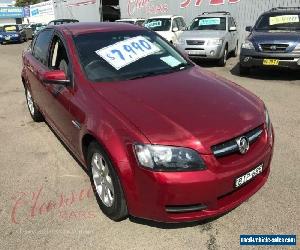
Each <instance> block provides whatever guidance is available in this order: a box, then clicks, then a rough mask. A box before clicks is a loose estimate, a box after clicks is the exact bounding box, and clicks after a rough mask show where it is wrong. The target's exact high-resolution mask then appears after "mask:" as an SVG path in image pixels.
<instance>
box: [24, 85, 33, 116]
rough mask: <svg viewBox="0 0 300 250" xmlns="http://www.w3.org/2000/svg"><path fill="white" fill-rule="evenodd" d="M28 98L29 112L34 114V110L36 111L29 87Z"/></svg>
mask: <svg viewBox="0 0 300 250" xmlns="http://www.w3.org/2000/svg"><path fill="white" fill-rule="evenodd" d="M26 99H27V106H28V109H29V112H30V113H31V115H34V111H35V110H34V103H33V100H32V96H31V94H30V91H29V90H28V89H27V91H26Z"/></svg>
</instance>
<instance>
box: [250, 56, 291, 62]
mask: <svg viewBox="0 0 300 250" xmlns="http://www.w3.org/2000/svg"><path fill="white" fill-rule="evenodd" d="M267 57H268V59H275V60H280V61H293V60H295V58H294V57H278V56H277V57H275V56H267ZM252 58H254V59H265V58H266V56H252Z"/></svg>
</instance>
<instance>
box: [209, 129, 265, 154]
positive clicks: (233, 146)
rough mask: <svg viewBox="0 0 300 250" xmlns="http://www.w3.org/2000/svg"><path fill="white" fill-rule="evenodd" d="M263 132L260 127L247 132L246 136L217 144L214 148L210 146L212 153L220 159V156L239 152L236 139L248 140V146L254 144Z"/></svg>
mask: <svg viewBox="0 0 300 250" xmlns="http://www.w3.org/2000/svg"><path fill="white" fill-rule="evenodd" d="M262 132H263V128H262V126H260V127H258V128H255V129H253V130H251V131H249V132H248V133H246V134H243V135H240V136H238V137H236V138H233V139H231V140H229V141H226V142H223V143H220V144H217V145H215V146H212V147H211V149H212V152H213V154H214V155H215V156H216V157H222V156H226V155H230V154H233V153H237V152H239V148H238V145H237V143H236V139H237V138H239V137H246V138H247V139H248V140H249V143H250V145H251V144H252V143H254V142H255V141H256V140H257V139H258V138H259V137H260V135H261V134H262Z"/></svg>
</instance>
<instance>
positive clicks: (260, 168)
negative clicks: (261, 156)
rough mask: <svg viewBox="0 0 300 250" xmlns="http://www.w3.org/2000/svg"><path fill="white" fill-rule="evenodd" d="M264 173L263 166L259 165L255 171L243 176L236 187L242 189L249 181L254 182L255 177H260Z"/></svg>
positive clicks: (236, 182) (238, 179)
mask: <svg viewBox="0 0 300 250" xmlns="http://www.w3.org/2000/svg"><path fill="white" fill-rule="evenodd" d="M262 171H263V164H261V165H259V166H258V167H256V168H255V169H252V170H251V171H250V172H248V173H246V174H244V175H242V176H241V177H239V178H237V179H236V180H235V187H236V188H237V187H240V186H242V185H243V184H245V183H247V182H248V181H250V180H252V179H253V178H254V177H255V176H257V175H259V174H260V173H261V172H262Z"/></svg>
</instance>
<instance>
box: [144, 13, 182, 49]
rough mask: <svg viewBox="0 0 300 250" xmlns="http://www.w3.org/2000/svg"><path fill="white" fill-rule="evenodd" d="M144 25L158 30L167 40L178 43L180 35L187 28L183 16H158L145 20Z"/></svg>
mask: <svg viewBox="0 0 300 250" xmlns="http://www.w3.org/2000/svg"><path fill="white" fill-rule="evenodd" d="M144 26H145V27H146V28H148V29H150V30H153V31H156V32H157V33H158V34H159V35H161V36H162V37H164V38H165V39H166V40H167V41H169V42H170V43H172V44H174V43H176V41H177V39H178V37H179V35H180V34H181V33H182V31H183V30H185V29H186V24H185V21H184V18H183V17H182V16H171V15H170V16H157V17H151V18H149V19H147V20H146V21H145V24H144Z"/></svg>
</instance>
